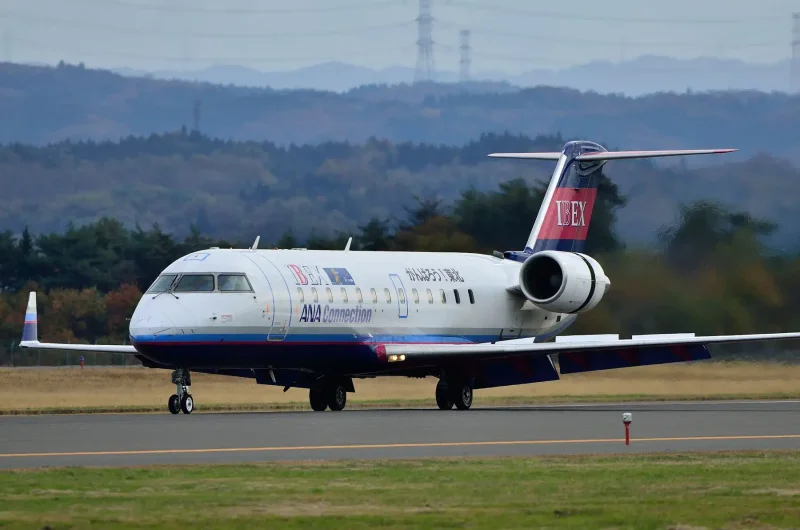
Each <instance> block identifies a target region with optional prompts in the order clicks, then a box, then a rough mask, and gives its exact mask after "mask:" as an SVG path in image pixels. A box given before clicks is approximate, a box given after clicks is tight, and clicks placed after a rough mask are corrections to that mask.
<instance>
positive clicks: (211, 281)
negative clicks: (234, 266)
mask: <svg viewBox="0 0 800 530" xmlns="http://www.w3.org/2000/svg"><path fill="white" fill-rule="evenodd" d="M215 287H216V288H215ZM170 289H172V290H173V291H175V292H176V293H210V292H213V291H215V290H217V291H219V292H223V293H252V292H253V287H252V286H251V285H250V281H249V280H248V279H247V276H246V275H245V274H242V273H224V274H208V273H206V274H197V273H192V274H182V275H180V276H178V274H162V275H161V276H159V277H158V278H157V279H156V281H155V282H153V285H151V286H150V288H149V289H148V290H147V292H148V293H165V292H167V291H169V290H170Z"/></svg>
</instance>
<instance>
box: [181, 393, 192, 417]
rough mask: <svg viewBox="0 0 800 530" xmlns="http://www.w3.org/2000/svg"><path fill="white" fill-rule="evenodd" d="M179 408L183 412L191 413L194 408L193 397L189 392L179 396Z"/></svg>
mask: <svg viewBox="0 0 800 530" xmlns="http://www.w3.org/2000/svg"><path fill="white" fill-rule="evenodd" d="M181 410H182V411H183V413H184V414H191V413H192V411H193V410H194V398H193V397H192V395H191V394H184V395H183V397H182V398H181Z"/></svg>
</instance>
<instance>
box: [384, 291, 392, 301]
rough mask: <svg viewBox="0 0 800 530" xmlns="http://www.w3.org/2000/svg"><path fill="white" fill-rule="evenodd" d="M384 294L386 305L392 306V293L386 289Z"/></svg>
mask: <svg viewBox="0 0 800 530" xmlns="http://www.w3.org/2000/svg"><path fill="white" fill-rule="evenodd" d="M383 294H385V295H386V303H387V304H391V303H392V293H390V292H389V289H384V290H383Z"/></svg>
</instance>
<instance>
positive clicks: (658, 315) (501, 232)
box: [0, 175, 800, 364]
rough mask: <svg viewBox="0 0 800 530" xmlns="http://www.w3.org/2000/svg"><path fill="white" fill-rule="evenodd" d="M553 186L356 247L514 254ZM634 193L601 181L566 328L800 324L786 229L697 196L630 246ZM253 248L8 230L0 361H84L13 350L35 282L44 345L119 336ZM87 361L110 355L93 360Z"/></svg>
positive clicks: (446, 214) (115, 228) (107, 232)
mask: <svg viewBox="0 0 800 530" xmlns="http://www.w3.org/2000/svg"><path fill="white" fill-rule="evenodd" d="M544 189H545V188H544V186H543V185H541V184H534V185H528V184H527V183H526V182H525V181H524V180H521V179H517V180H511V181H508V182H505V183H502V184H500V185H499V186H498V187H497V188H496V189H494V190H490V191H487V192H479V191H476V190H474V189H468V190H465V191H463V192H462V193H461V194H460V195H459V198H458V199H457V200H456V201H455V203H454V204H453V206H452V207H451V208H446V207H445V206H444V204H443V203H442V201H440V200H435V199H426V198H420V197H417V198H415V199H414V200H413V201H411V203H410V204H409V205H407V206H406V208H405V209H404V212H405V215H404V217H403V218H402V219H400V220H399V221H397V220H392V219H389V218H380V217H374V218H372V219H370V220H369V221H368V222H366V223H364V224H363V225H361V226H360V227H359V229H358V231H357V232H356V233H355V234H354V242H353V246H352V248H353V249H359V250H368V251H380V250H407V251H443V252H482V253H487V252H491V250H492V249H500V250H507V249H518V248H519V247H520V244H521V242H524V241H525V239H526V237H527V234H528V231H529V230H530V225H529V224H528V223H520V222H519V220H520V219H533V218H534V217H535V214H536V212H537V210H538V208H539V205H540V203H541V201H542V198H543V196H544ZM626 201H627V199H626V197H625V196H623V195H622V194H621V193H620V190H619V188H618V187H617V186H616V185H615V184H614V183H613V182H612V181H611V180H610V179H608V177H607V176H605V175H604V176H603V177H602V180H601V185H600V188H599V191H598V200H597V203H596V205H595V211H594V213H593V216H592V224H591V226H590V231H589V237H588V240H587V248H586V252H587V253H590V254H591V255H592V256H594V257H596V258H597V259H598V260H599V262H600V263H601V264H602V266H603V267H604V269H605V270H606V273H607V274H608V276H609V277H610V278H611V282H612V289H611V290H610V291H609V293H608V294H607V296H606V297H605V298H604V300H603V301H602V302H601V304H600V305H599V306H598V307H596V308H594V309H593V310H592V311H590V312H588V313H586V314H585V315H583V316H582V317H581V318H579V319H578V321H577V323H576V324H575V325H574V326H573V328H570V330H569V332H570V333H620V334H621V335H622V336H629V335H631V334H640V333H668V332H686V331H693V332H696V333H698V334H730V333H751V332H779V331H787V330H796V329H800V315H798V314H797V312H796V311H794V310H793V309H794V308H795V307H797V304H798V303H800V254H797V253H776V252H774V251H772V250H770V249H769V247H768V246H767V245H766V244H765V243H764V240H765V239H766V238H768V237H769V236H770V234H772V233H773V232H774V231H775V230H776V229H777V226H776V225H775V224H773V223H770V222H768V221H764V220H762V219H758V218H754V217H752V216H751V215H750V214H748V213H746V212H742V211H738V210H729V209H726V208H725V207H722V206H720V205H719V204H717V203H713V202H705V201H698V202H693V203H689V204H685V205H682V206H681V208H680V216H679V220H678V221H677V222H676V223H674V224H671V225H665V226H663V227H662V228H661V229H660V230H659V234H658V244H657V245H655V246H653V247H650V248H641V247H629V246H626V245H625V244H624V243H623V242H622V241H621V240H620V238H619V237H618V235H617V234H616V230H615V228H616V225H617V215H618V213H619V211H621V209H624V207H625V204H626ZM347 237H348V234H347V233H339V234H336V235H334V236H332V237H329V238H322V237H316V236H314V237H311V238H308V239H306V240H300V239H298V238H297V237H296V236H294V235H293V233H292V232H291V231H286V232H285V233H283V234H281V235H280V236H279V237H276V236H274V235H273V236H272V237H262V243H261V247H262V248H272V247H273V246H274V247H279V248H292V247H297V246H306V247H308V248H315V249H341V248H344V244H345V242H346V239H347ZM251 243H252V242H251V241H249V240H248V241H241V240H240V241H230V240H220V239H215V238H211V237H209V236H208V235H205V234H203V233H202V232H200V231H199V230H198V229H197V227H196V226H191V227H190V230H189V232H188V234H187V235H186V236H185V237H183V238H177V237H175V236H174V235H172V234H170V233H168V232H165V231H164V230H162V229H161V228H160V227H159V226H157V225H154V226H150V227H146V228H142V227H140V226H136V227H134V228H126V227H125V225H124V224H123V223H121V222H120V221H119V220H116V219H112V218H103V219H100V220H98V221H97V222H93V223H89V224H85V225H82V226H76V225H70V226H69V227H68V228H67V229H66V230H65V231H63V232H54V233H47V234H41V235H36V236H34V235H32V234H31V233H30V232H29V231H28V230H24V231H23V232H22V234H20V235H15V234H14V233H12V232H10V231H6V232H4V233H0V364H12V363H13V364H26V363H27V364H30V363H37V362H39V363H51V364H60V363H66V362H72V363H73V364H74V363H75V362H77V359H76V357H75V356H74V355H73V356H69V355H66V356H65V355H64V354H60V353H52V352H51V353H42V354H35V355H36V357H34V354H31V353H30V352H24V353H23V352H20V351H19V349H18V348H17V347H16V344H17V341H18V340H19V336H20V333H21V329H22V321H23V317H24V309H25V304H26V300H27V295H28V292H29V291H31V290H36V291H37V292H38V293H39V320H40V324H39V332H40V337H41V338H42V339H43V340H48V341H64V342H89V343H123V342H124V341H126V340H127V325H128V322H127V320H126V319H128V318H130V315H131V314H132V312H133V309H134V307H135V305H136V303H137V302H138V300H139V298H140V297H141V294H142V292H143V291H144V290H146V289H147V287H148V286H149V284H150V283H151V282H152V281H153V280H154V279H155V277H156V276H157V275H158V273H159V272H160V271H161V270H162V269H163V268H164V267H166V266H167V265H168V264H169V263H171V262H172V261H173V260H175V259H177V258H179V257H180V256H182V255H184V254H187V253H189V252H192V251H195V250H198V249H203V248H208V247H209V246H219V247H222V248H228V247H236V248H244V247H246V246H249V245H250V244H251ZM775 348H776V349H775V350H770V355H771V356H772V357H776V356H781V355H784V356H785V355H789V357H790V358H793V353H792V352H793V351H794V350H792V349H791V345H788V346H784V345H779V346H777V347H775ZM784 348H788V350H784ZM749 351H752V349H751V350H749ZM781 351H786V352H788V353H780V352H781ZM727 353H730V352H727ZM42 356H45V358H44V359H43V358H42ZM70 359H71V361H70ZM90 361H95V362H111V361H113V360H112V359H105V360H98V359H97V356H94V357H93V358H92V359H90ZM129 361H130V360H129ZM114 362H124V360H123V359H120V358H117V359H116V361H114ZM130 362H133V361H130Z"/></svg>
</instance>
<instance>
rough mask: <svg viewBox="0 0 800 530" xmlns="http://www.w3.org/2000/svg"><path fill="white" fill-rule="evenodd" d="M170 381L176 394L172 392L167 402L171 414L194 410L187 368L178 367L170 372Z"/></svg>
mask: <svg viewBox="0 0 800 530" xmlns="http://www.w3.org/2000/svg"><path fill="white" fill-rule="evenodd" d="M172 382H173V383H174V384H175V389H176V392H177V393H176V394H172V395H171V396H170V397H169V401H168V402H167V408H168V409H169V411H170V412H171V413H172V414H180V413H181V412H183V413H184V414H191V413H192V411H193V410H194V398H192V395H191V394H190V393H189V387H191V386H192V377H191V375H190V374H189V370H185V369H183V368H178V369H177V370H175V371H174V372H172Z"/></svg>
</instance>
